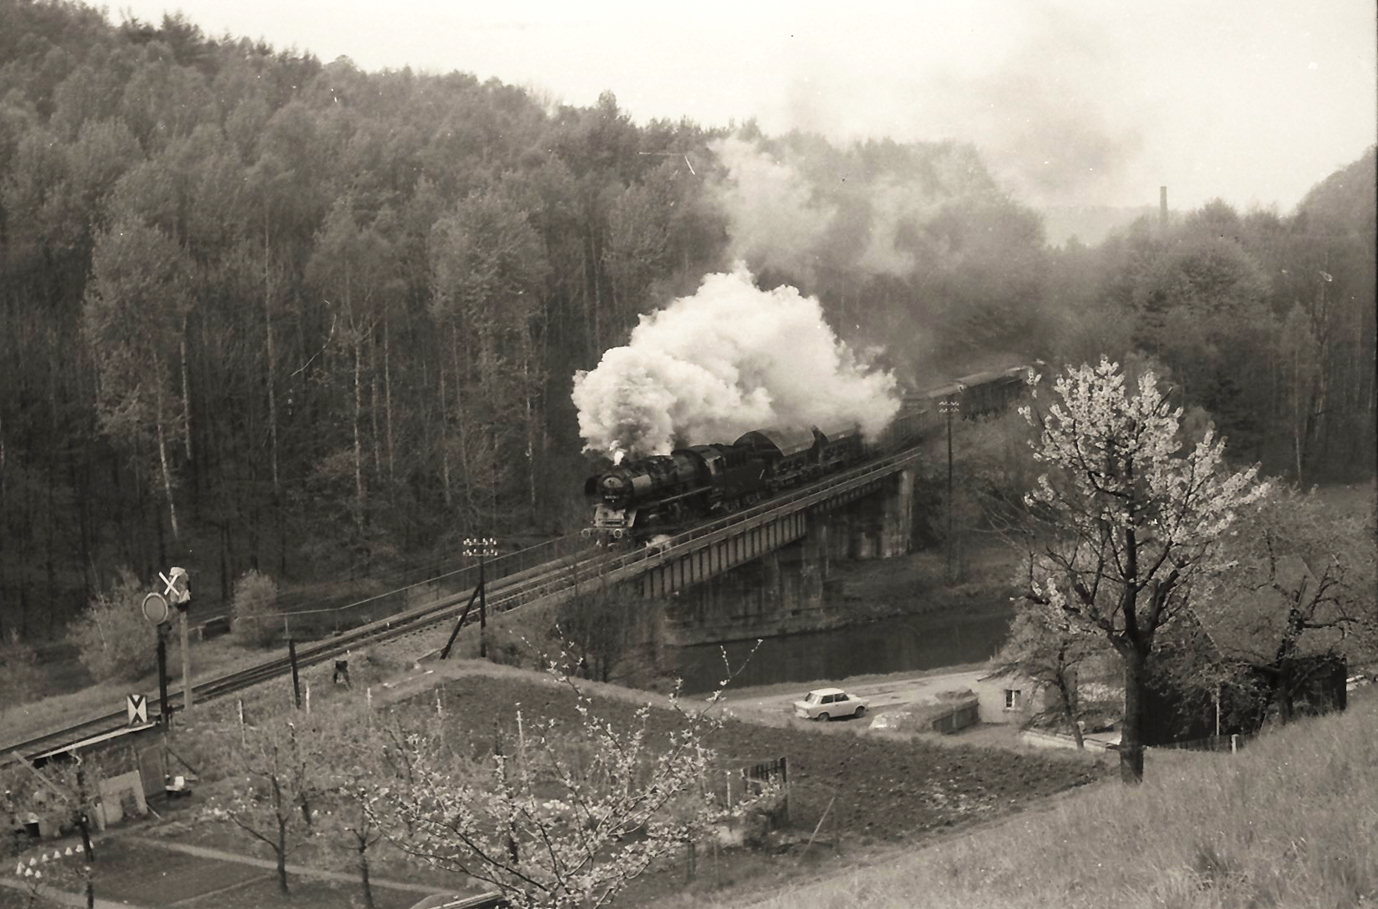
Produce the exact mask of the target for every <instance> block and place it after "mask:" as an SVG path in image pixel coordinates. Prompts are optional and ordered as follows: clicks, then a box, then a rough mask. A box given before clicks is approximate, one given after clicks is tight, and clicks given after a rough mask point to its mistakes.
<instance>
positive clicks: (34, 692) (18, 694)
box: [0, 630, 38, 706]
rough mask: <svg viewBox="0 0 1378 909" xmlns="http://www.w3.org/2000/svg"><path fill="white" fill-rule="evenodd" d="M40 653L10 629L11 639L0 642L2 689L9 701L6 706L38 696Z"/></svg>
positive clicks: (22, 702) (25, 701)
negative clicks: (35, 651)
mask: <svg viewBox="0 0 1378 909" xmlns="http://www.w3.org/2000/svg"><path fill="white" fill-rule="evenodd" d="M37 667H38V655H37V654H36V653H34V649H33V648H32V647H30V646H29V645H27V644H25V643H24V642H23V641H21V640H20V639H19V632H18V631H15V630H11V631H10V639H9V641H6V642H0V691H3V692H5V697H6V699H7V700H8V701H9V704H7V705H6V706H17V705H19V704H26V703H28V702H29V701H32V700H34V699H35V698H36V697H37V696H38V675H37Z"/></svg>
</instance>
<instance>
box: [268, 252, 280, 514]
mask: <svg viewBox="0 0 1378 909" xmlns="http://www.w3.org/2000/svg"><path fill="white" fill-rule="evenodd" d="M270 275H271V272H270V268H269V265H268V237H267V235H266V234H265V235H264V238H263V328H264V339H263V343H264V353H265V354H266V355H267V358H268V362H267V363H266V364H265V367H266V368H265V370H264V372H265V373H266V374H267V381H268V444H269V457H268V462H269V465H270V467H271V470H272V474H273V496H274V498H276V497H277V496H278V495H280V494H281V491H282V490H281V487H280V485H279V481H278V395H277V383H276V382H274V381H273V374H274V372H275V370H276V364H277V353H276V351H275V349H274V343H273V307H272V295H273V294H272V280H271V277H270Z"/></svg>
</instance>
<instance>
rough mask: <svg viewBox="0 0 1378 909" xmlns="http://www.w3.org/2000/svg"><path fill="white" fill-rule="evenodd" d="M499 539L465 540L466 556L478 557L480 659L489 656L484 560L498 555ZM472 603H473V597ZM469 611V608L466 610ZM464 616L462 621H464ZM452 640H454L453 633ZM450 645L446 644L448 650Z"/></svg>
mask: <svg viewBox="0 0 1378 909" xmlns="http://www.w3.org/2000/svg"><path fill="white" fill-rule="evenodd" d="M497 552H498V541H497V540H495V539H493V538H492V537H477V538H475V537H470V538H469V539H466V540H465V541H464V554H465V555H466V556H470V557H473V556H477V557H478V591H477V592H478V655H479V659H487V658H488V594H487V589H486V588H487V579H486V578H485V577H484V562H485V561H486V560H487V559H489V558H491V557H492V556H495V555H497ZM470 605H473V600H472V598H471V599H470ZM464 611H465V613H466V614H467V613H468V611H469V610H468V609H465V610H464ZM463 621H464V620H463V617H461V618H460V622H461V623H463ZM458 632H459V626H458V625H457V626H455V633H456V634H457V633H458ZM450 640H451V641H453V640H454V636H453V635H451V637H450ZM448 650H449V645H448V644H447V645H446V651H448Z"/></svg>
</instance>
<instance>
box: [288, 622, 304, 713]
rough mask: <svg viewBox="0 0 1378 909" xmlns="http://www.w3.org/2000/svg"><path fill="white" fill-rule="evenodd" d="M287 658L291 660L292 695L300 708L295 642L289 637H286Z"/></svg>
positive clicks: (299, 681) (299, 683)
mask: <svg viewBox="0 0 1378 909" xmlns="http://www.w3.org/2000/svg"><path fill="white" fill-rule="evenodd" d="M287 658H288V659H289V660H291V662H292V697H293V700H294V701H295V703H296V705H297V709H298V710H300V709H301V677H300V676H299V675H298V674H297V642H296V641H294V640H292V639H291V638H288V639H287Z"/></svg>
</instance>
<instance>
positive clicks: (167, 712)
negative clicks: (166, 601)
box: [158, 622, 172, 731]
mask: <svg viewBox="0 0 1378 909" xmlns="http://www.w3.org/2000/svg"><path fill="white" fill-rule="evenodd" d="M167 633H168V623H167V622H161V623H159V625H158V713H159V715H158V724H159V725H160V726H162V727H163V730H164V731H167V730H168V729H170V728H172V708H171V707H169V706H168V703H167Z"/></svg>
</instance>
